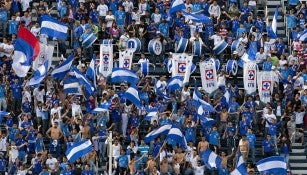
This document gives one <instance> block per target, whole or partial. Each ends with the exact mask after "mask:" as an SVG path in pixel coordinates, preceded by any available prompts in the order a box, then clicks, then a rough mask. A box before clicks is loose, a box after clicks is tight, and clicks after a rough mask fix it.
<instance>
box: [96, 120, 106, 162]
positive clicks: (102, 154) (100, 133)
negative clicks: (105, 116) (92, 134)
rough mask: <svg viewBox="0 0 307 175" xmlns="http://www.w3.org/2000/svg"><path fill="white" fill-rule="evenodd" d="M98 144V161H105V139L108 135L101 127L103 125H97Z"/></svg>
mask: <svg viewBox="0 0 307 175" xmlns="http://www.w3.org/2000/svg"><path fill="white" fill-rule="evenodd" d="M98 137H99V140H98V146H99V159H100V162H102V161H106V160H107V158H106V152H107V145H106V143H105V142H106V140H107V137H108V133H107V131H106V130H105V129H103V126H101V125H100V126H99V127H98Z"/></svg>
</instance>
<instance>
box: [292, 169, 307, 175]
mask: <svg viewBox="0 0 307 175" xmlns="http://www.w3.org/2000/svg"><path fill="white" fill-rule="evenodd" d="M291 173H292V174H296V175H298V174H299V175H306V174H307V170H292V171H291Z"/></svg>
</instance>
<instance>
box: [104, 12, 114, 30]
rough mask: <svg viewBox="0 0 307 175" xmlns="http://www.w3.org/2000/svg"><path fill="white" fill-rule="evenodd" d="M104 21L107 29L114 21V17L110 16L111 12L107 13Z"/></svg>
mask: <svg viewBox="0 0 307 175" xmlns="http://www.w3.org/2000/svg"><path fill="white" fill-rule="evenodd" d="M105 21H106V22H107V28H110V27H112V24H113V22H114V21H115V16H114V15H113V14H112V11H111V10H110V11H109V12H108V14H107V16H106V18H105Z"/></svg>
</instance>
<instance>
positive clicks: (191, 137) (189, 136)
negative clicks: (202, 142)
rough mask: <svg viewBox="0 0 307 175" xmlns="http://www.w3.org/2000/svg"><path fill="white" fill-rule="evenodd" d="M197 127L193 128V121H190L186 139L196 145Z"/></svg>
mask: <svg viewBox="0 0 307 175" xmlns="http://www.w3.org/2000/svg"><path fill="white" fill-rule="evenodd" d="M196 126H197V125H195V126H192V121H190V120H189V121H188V122H187V125H186V126H185V138H186V141H187V142H193V143H194V144H195V141H196V138H195V137H196V134H195V130H196Z"/></svg>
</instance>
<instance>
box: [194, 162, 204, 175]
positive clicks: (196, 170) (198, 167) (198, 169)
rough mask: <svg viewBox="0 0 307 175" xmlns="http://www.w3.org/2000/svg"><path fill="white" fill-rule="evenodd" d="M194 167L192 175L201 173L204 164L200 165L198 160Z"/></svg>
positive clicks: (202, 172)
mask: <svg viewBox="0 0 307 175" xmlns="http://www.w3.org/2000/svg"><path fill="white" fill-rule="evenodd" d="M193 168H194V175H203V174H204V172H205V166H204V165H201V162H200V160H199V161H198V162H197V165H196V166H195V167H193Z"/></svg>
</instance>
